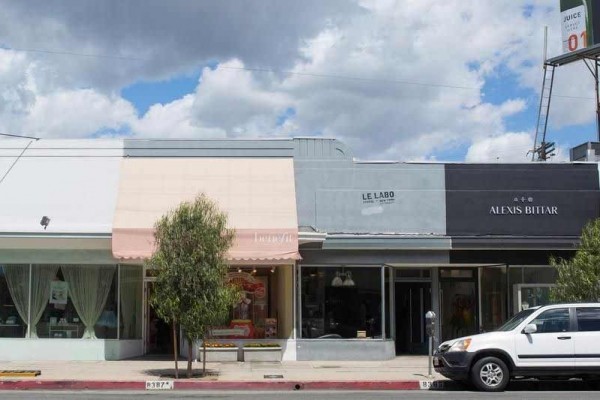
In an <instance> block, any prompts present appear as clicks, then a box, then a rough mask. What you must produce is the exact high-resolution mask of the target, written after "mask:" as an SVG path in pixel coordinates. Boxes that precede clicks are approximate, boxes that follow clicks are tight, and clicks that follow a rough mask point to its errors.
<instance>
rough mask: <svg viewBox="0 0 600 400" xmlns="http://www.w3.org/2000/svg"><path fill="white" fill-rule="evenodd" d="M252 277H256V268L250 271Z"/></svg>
mask: <svg viewBox="0 0 600 400" xmlns="http://www.w3.org/2000/svg"><path fill="white" fill-rule="evenodd" d="M252 275H256V267H254V269H253V270H252Z"/></svg>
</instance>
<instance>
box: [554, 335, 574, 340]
mask: <svg viewBox="0 0 600 400" xmlns="http://www.w3.org/2000/svg"><path fill="white" fill-rule="evenodd" d="M557 339H558V340H570V339H571V336H559V337H557Z"/></svg>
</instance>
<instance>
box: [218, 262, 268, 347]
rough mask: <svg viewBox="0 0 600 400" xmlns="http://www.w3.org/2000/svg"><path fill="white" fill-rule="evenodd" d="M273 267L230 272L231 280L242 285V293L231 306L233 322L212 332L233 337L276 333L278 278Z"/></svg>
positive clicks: (262, 335) (228, 277)
mask: <svg viewBox="0 0 600 400" xmlns="http://www.w3.org/2000/svg"><path fill="white" fill-rule="evenodd" d="M272 271H274V270H273V269H270V268H269V269H267V268H258V269H256V268H254V269H252V270H246V271H243V270H235V271H230V272H229V273H228V274H227V279H228V282H229V283H230V284H233V285H237V286H238V287H240V289H241V296H240V298H239V300H238V302H237V303H236V304H235V305H234V307H233V308H232V310H231V320H230V322H229V326H224V327H214V328H213V329H212V330H211V333H212V336H214V337H221V338H230V339H262V338H265V337H271V338H272V337H276V335H277V319H276V318H275V315H271V312H272V310H274V309H275V307H273V301H274V296H273V294H274V293H273V292H274V291H275V290H274V286H273V285H271V281H272V280H273V279H275V277H274V276H273V275H274V272H272Z"/></svg>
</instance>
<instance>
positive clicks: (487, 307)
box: [481, 267, 507, 332]
mask: <svg viewBox="0 0 600 400" xmlns="http://www.w3.org/2000/svg"><path fill="white" fill-rule="evenodd" d="M506 296H507V290H506V267H483V268H481V328H482V329H483V331H484V332H490V331H493V330H495V329H496V328H497V327H499V326H501V325H502V324H503V323H504V321H505V320H506V317H507V312H506V311H507V310H506Z"/></svg>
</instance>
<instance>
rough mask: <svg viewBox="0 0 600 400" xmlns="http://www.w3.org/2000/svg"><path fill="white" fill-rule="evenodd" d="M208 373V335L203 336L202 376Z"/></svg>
mask: <svg viewBox="0 0 600 400" xmlns="http://www.w3.org/2000/svg"><path fill="white" fill-rule="evenodd" d="M205 374H206V335H205V336H203V337H202V376H204V375H205Z"/></svg>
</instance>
